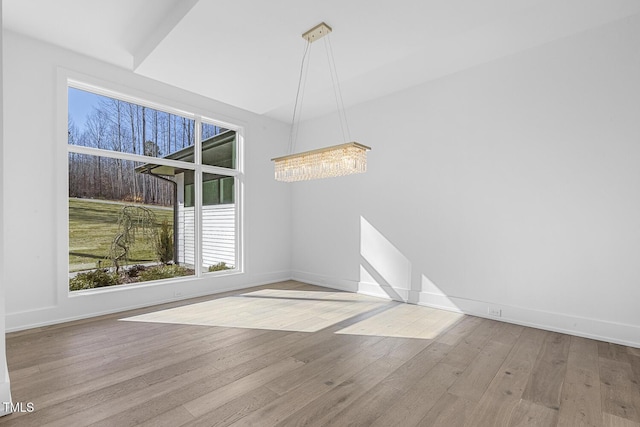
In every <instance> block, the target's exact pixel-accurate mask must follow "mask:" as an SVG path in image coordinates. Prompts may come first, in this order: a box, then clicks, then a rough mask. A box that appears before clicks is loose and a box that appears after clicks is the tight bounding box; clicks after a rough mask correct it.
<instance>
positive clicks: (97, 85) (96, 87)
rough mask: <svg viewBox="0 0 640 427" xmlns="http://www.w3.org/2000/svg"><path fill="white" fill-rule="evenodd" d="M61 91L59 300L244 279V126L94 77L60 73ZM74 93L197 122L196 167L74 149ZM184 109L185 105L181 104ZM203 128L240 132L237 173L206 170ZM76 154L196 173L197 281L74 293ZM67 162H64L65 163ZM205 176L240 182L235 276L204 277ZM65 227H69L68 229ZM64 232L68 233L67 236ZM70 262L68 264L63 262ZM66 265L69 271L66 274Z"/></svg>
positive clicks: (218, 273) (189, 278)
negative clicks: (72, 164)
mask: <svg viewBox="0 0 640 427" xmlns="http://www.w3.org/2000/svg"><path fill="white" fill-rule="evenodd" d="M58 74H59V75H58V87H59V91H60V92H61V94H60V96H59V97H58V106H57V107H58V111H59V115H58V116H59V134H60V139H61V140H63V141H64V144H61V146H63V147H64V149H61V150H59V151H58V155H59V159H60V163H59V164H63V165H64V175H62V174H59V175H58V177H59V181H61V183H60V187H61V188H62V189H63V191H64V196H63V197H60V198H59V199H60V205H59V206H60V209H58V212H62V213H63V215H61V218H60V220H59V224H60V225H61V226H60V227H59V228H58V230H59V231H60V234H59V239H58V240H59V242H60V246H62V245H64V251H58V252H59V253H60V255H59V258H58V265H59V266H60V270H61V271H60V277H61V279H62V275H63V272H64V280H61V281H62V282H63V283H64V284H65V288H64V290H62V289H60V290H59V293H58V296H59V297H62V296H63V293H65V294H66V295H70V296H72V295H80V294H86V293H97V292H110V291H119V290H121V289H133V288H140V287H146V286H155V285H158V284H167V283H171V282H185V281H194V280H199V279H202V278H203V277H214V276H215V277H217V276H228V275H234V274H243V273H244V248H243V242H244V238H243V223H244V221H243V217H244V216H243V213H244V209H243V207H244V197H243V196H244V127H243V126H240V125H236V124H233V123H230V122H227V121H222V120H218V119H213V118H211V117H210V115H211V114H206V113H204V112H202V111H198V108H195V107H194V108H189V106H187V107H186V108H184V107H183V108H175V107H171V106H169V105H167V104H169V103H168V102H167V103H164V102H163V103H159V102H154V101H151V100H150V99H152V98H153V96H152V95H151V94H142V96H140V95H127V93H136V92H139V91H136V90H134V89H130V88H123V87H117V88H116V86H119V85H116V84H113V83H109V82H106V81H99V80H98V79H95V78H92V77H89V76H83V75H79V76H75V75H74V73H72V72H69V71H65V70H59V73H58ZM69 88H75V89H80V90H83V91H87V92H91V93H94V94H97V95H102V96H106V97H109V98H114V99H118V100H120V101H125V102H129V103H133V104H137V105H141V106H144V107H148V108H151V109H155V110H158V111H162V112H165V113H169V114H174V115H178V116H181V117H185V118H187V119H191V120H193V121H194V126H195V129H194V131H195V138H194V139H195V144H194V162H193V163H187V162H181V161H178V160H171V159H164V158H159V157H150V156H144V155H138V154H130V153H123V152H116V151H111V150H105V149H99V148H93V147H84V146H77V145H71V144H69V143H68V135H67V127H68V126H67V124H68V105H69V104H68V101H69V99H68V91H69ZM176 104H177V105H179V103H176ZM202 123H206V124H211V125H215V126H219V127H222V128H225V129H229V130H233V131H235V132H236V154H235V155H236V165H235V169H230V168H223V167H218V166H210V165H203V164H201V162H202V140H201V132H202ZM70 153H78V154H88V155H93V156H101V157H109V158H117V159H123V160H132V161H137V162H145V163H153V164H158V165H166V166H178V167H185V166H187V168H188V169H191V170H193V171H194V198H195V200H194V202H195V209H194V215H195V218H194V219H195V223H196V227H195V230H194V232H195V248H194V255H195V257H194V264H195V266H194V270H195V274H194V275H192V276H183V277H176V278H171V279H163V280H155V281H150V282H140V283H136V284H130V285H126V286H120V285H118V286H110V287H106V288H96V289H88V290H82V291H70V290H69V285H68V277H69V259H68V254H69V206H68V191H69V181H68V167H69V166H68V161H69V160H68V158H69V154H70ZM63 157H64V160H62V158H63ZM203 173H211V174H220V175H226V176H231V177H234V178H235V185H234V192H235V194H234V196H235V199H234V205H235V259H236V265H235V266H234V268H233V269H231V270H222V271H216V272H203V271H202V270H203V268H202V261H203V260H202V244H203V236H202V225H203V224H202V206H203V205H202V176H203V175H202V174H203ZM63 223H64V226H62V224H63ZM63 230H64V231H63ZM63 260H64V261H63ZM62 265H64V268H62Z"/></svg>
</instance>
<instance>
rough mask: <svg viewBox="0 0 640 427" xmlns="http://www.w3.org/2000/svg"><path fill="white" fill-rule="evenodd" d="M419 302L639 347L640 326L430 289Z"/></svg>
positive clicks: (434, 306) (422, 294)
mask: <svg viewBox="0 0 640 427" xmlns="http://www.w3.org/2000/svg"><path fill="white" fill-rule="evenodd" d="M418 305H424V306H427V307H433V308H439V309H443V310H449V311H455V312H458V313H464V314H470V315H473V316H478V317H484V318H487V319H493V320H499V321H503V322H508V323H514V324H517V325H522V326H529V327H533V328H538V329H544V330H548V331H553V332H560V333H563V334H569V335H576V336H579V337H584V338H590V339H594V340H599V341H606V342H612V343H616V344H621V345H626V346H630V347H638V348H640V327H639V326H634V325H628V324H624V323H616V322H610V321H606V320H599V319H591V318H586V317H579V316H572V315H568V314H563V313H553V312H549V311H542V310H533V309H529V308H524V307H516V306H511V305H504V304H494V303H491V302H487V301H476V300H470V299H465V298H457V297H449V296H446V295H442V294H436V293H430V292H420V293H419V296H418ZM489 307H491V308H495V309H498V310H500V313H501V316H492V315H490V314H489V312H488V309H489Z"/></svg>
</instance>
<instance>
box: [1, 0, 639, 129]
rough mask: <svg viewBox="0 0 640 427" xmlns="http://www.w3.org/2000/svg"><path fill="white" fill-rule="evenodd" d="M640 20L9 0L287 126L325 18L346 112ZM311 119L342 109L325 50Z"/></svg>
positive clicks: (13, 14) (575, 7)
mask: <svg viewBox="0 0 640 427" xmlns="http://www.w3.org/2000/svg"><path fill="white" fill-rule="evenodd" d="M637 13H640V0H394V1H391V0H321V1H310V0H4V1H3V18H4V27H5V28H7V29H10V30H12V31H15V32H19V33H22V34H25V35H28V36H30V37H33V38H36V39H40V40H44V41H47V42H50V43H53V44H56V45H60V46H62V47H65V48H68V49H70V50H74V51H77V52H80V53H83V54H85V55H88V56H92V57H96V58H98V59H101V60H103V61H106V62H109V63H112V64H116V65H118V66H121V67H125V68H128V69H131V70H133V71H135V72H136V73H138V74H141V75H144V76H147V77H151V78H153V79H156V80H160V81H163V82H165V83H168V84H171V85H173V86H177V87H180V88H183V89H186V90H189V91H192V92H195V93H199V94H202V95H204V96H207V97H210V98H213V99H217V100H219V101H222V102H226V103H228V104H231V105H235V106H237V107H240V108H243V109H246V110H249V111H253V112H255V113H257V114H264V115H267V116H269V117H273V118H276V119H278V120H282V121H285V122H288V121H290V120H291V113H292V108H293V101H294V99H295V93H296V87H297V82H298V73H299V69H300V61H301V59H302V53H303V49H304V46H305V43H306V42H305V41H304V40H303V39H302V38H301V37H300V35H301V34H302V33H303V32H304V31H306V30H308V29H309V28H311V27H313V26H314V25H316V24H318V23H319V22H321V21H325V22H326V23H327V24H329V25H330V26H332V27H333V33H332V34H331V36H330V37H331V45H332V47H333V52H334V56H335V62H336V66H337V70H338V74H339V76H340V86H341V88H342V93H343V97H344V101H345V104H346V106H347V107H348V106H350V105H354V104H358V103H361V102H364V101H367V100H369V99H373V98H377V97H380V96H383V95H386V94H389V93H393V92H396V91H398V90H402V89H406V88H409V87H411V86H414V85H417V84H420V83H422V82H425V81H429V80H432V79H436V78H438V77H442V76H444V75H447V74H450V73H454V72H457V71H460V70H462V69H465V68H468V67H472V66H474V65H478V64H481V63H484V62H487V61H491V60H493V59H497V58H500V57H503V56H506V55H510V54H513V53H516V52H519V51H522V50H525V49H529V48H531V47H535V46H539V45H541V44H544V43H548V42H550V41H553V40H557V39H560V38H563V37H567V36H570V35H572V34H575V33H578V32H581V31H585V30H588V29H590V28H594V27H598V26H601V25H604V24H606V23H609V22H612V21H614V20H618V19H622V18H624V17H626V16H630V15H633V14H637ZM311 47H312V49H311V70H310V72H309V75H308V77H307V85H306V94H305V98H304V105H303V107H304V109H303V112H302V116H303V117H302V118H303V119H304V118H310V117H313V116H317V115H321V114H325V113H327V112H331V111H334V110H335V100H334V98H333V92H332V90H331V87H332V86H331V79H330V74H329V68H328V65H327V60H326V55H325V51H324V43H323V42H318V43H314V44H313V45H312V46H311Z"/></svg>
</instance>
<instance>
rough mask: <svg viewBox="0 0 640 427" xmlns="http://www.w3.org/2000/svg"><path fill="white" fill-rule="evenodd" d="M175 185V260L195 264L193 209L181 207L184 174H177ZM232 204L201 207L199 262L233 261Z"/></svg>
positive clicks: (234, 207) (234, 215) (205, 265)
mask: <svg viewBox="0 0 640 427" xmlns="http://www.w3.org/2000/svg"><path fill="white" fill-rule="evenodd" d="M176 182H177V185H178V200H177V203H178V224H177V229H178V233H177V234H178V262H179V263H180V264H185V265H188V266H194V265H195V261H194V260H195V253H194V248H195V235H194V229H195V228H194V221H195V217H194V208H193V207H185V206H184V174H178V175H176ZM235 223H236V205H235V203H228V204H221V205H211V206H203V207H202V265H203V266H204V267H205V268H208V267H209V266H211V265H215V264H217V263H219V262H224V263H225V264H227V266H235V264H236V227H235Z"/></svg>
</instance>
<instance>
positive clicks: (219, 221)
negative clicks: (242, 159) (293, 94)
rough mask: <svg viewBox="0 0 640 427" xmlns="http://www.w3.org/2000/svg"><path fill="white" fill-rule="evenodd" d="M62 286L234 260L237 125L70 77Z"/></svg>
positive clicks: (182, 271)
mask: <svg viewBox="0 0 640 427" xmlns="http://www.w3.org/2000/svg"><path fill="white" fill-rule="evenodd" d="M68 105H69V121H68V146H67V147H68V177H69V205H68V206H69V222H68V224H69V289H70V290H72V291H74V290H83V289H90V288H96V287H104V286H114V285H119V284H131V283H137V282H142V281H144V282H146V281H153V280H160V279H170V278H175V277H182V276H196V277H197V276H201V275H203V274H209V273H211V272H218V271H222V270H238V266H239V259H238V258H239V256H238V254H239V250H238V248H239V238H238V236H239V234H240V233H239V232H238V228H239V223H240V221H239V220H238V213H239V206H238V200H240V198H239V197H238V194H239V185H238V180H239V178H240V176H241V175H240V171H239V169H238V139H239V135H238V133H237V131H236V130H232V129H228V128H225V127H222V126H220V125H218V124H216V123H215V121H213V120H210V119H205V118H202V117H200V116H197V115H195V114H189V113H184V112H179V113H178V112H177V111H171V109H169V108H164V107H158V106H155V105H151V104H150V103H146V102H144V101H140V100H135V101H132V100H124V97H121V96H118V95H114V94H111V93H107V92H106V91H103V90H100V89H96V88H93V87H88V86H86V85H83V84H82V83H76V82H69V86H68Z"/></svg>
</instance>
